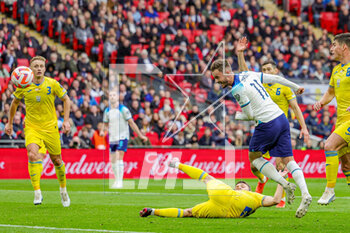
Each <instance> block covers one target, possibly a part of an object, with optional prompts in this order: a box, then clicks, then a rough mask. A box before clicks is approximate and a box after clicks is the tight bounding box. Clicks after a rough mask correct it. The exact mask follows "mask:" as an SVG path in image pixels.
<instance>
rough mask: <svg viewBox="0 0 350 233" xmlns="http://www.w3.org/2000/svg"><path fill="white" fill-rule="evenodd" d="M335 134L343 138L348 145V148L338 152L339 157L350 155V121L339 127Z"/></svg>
mask: <svg viewBox="0 0 350 233" xmlns="http://www.w3.org/2000/svg"><path fill="white" fill-rule="evenodd" d="M333 133H336V134H338V135H339V136H340V137H342V138H343V139H344V140H345V141H346V142H347V143H348V146H347V147H344V148H342V149H341V150H340V151H339V152H338V156H339V157H341V156H343V155H344V154H348V153H350V147H349V143H350V121H346V122H344V123H342V124H341V125H339V126H337V127H336V128H335V130H334V132H333Z"/></svg>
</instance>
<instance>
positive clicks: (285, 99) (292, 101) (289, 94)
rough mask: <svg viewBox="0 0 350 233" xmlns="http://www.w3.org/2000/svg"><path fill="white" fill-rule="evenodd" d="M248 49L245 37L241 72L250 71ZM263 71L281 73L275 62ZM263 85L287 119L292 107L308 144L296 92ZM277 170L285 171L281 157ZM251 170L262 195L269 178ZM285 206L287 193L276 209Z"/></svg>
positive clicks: (240, 51) (239, 50)
mask: <svg viewBox="0 0 350 233" xmlns="http://www.w3.org/2000/svg"><path fill="white" fill-rule="evenodd" d="M246 47H247V39H246V38H245V37H243V38H241V39H240V40H239V41H238V43H237V57H238V64H239V69H240V71H248V70H249V69H248V66H247V64H246V62H245V59H244V54H243V52H244V50H245V49H246ZM261 71H262V73H265V74H274V75H278V73H279V70H278V69H277V66H276V63H275V62H274V61H273V60H267V61H265V62H264V63H263V64H262V66H261ZM263 85H264V87H265V89H266V91H267V92H268V93H269V95H270V97H271V99H272V100H273V102H275V103H276V104H277V105H278V107H279V108H280V109H281V110H282V111H283V112H284V114H285V115H286V117H287V118H288V110H289V107H291V109H292V110H293V112H294V114H295V116H296V118H297V120H298V121H299V124H300V126H301V129H300V135H299V137H300V138H302V137H304V141H305V142H307V141H308V140H309V138H310V134H309V131H308V129H307V126H306V124H305V120H304V117H303V113H302V112H301V110H300V108H299V105H298V102H297V100H296V97H295V94H294V92H293V91H292V90H291V89H290V88H289V87H286V86H283V85H281V84H279V83H275V84H268V83H264V84H263ZM263 157H264V158H270V156H269V153H268V152H267V153H266V154H264V155H263ZM276 168H277V169H278V170H284V169H285V165H284V164H283V163H282V159H281V158H280V157H276ZM251 170H252V173H253V174H254V175H255V176H256V177H258V179H259V182H258V185H257V187H256V190H255V192H258V193H262V192H263V190H264V186H265V184H266V182H267V178H266V177H265V176H264V175H263V174H262V173H261V172H260V171H258V170H257V169H256V168H255V167H254V166H253V165H252V164H251ZM287 179H288V178H287ZM285 204H286V203H285V193H283V197H282V200H281V202H280V203H279V204H278V205H277V206H276V207H279V208H284V207H285Z"/></svg>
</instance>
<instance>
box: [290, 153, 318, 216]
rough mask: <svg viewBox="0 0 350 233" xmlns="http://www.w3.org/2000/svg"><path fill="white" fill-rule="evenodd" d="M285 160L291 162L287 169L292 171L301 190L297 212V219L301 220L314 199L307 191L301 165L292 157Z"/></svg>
mask: <svg viewBox="0 0 350 233" xmlns="http://www.w3.org/2000/svg"><path fill="white" fill-rule="evenodd" d="M284 160H285V161H289V162H288V164H287V169H288V170H289V171H290V173H291V174H292V176H293V179H294V180H295V182H296V183H297V185H298V186H299V188H300V190H301V203H300V205H299V208H298V209H297V212H296V213H295V216H296V217H298V218H301V217H303V216H304V215H305V214H306V212H307V210H308V208H309V206H310V204H311V202H312V197H311V195H310V193H309V190H308V189H307V185H306V182H305V178H304V174H303V171H302V170H301V168H300V167H299V165H298V164H297V163H296V162H295V161H294V159H293V160H292V158H291V157H287V158H284Z"/></svg>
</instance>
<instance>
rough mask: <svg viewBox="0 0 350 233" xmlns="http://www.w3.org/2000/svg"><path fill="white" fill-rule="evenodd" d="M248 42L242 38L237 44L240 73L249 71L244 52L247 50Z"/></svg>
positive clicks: (245, 38)
mask: <svg viewBox="0 0 350 233" xmlns="http://www.w3.org/2000/svg"><path fill="white" fill-rule="evenodd" d="M247 44H248V40H247V37H242V38H241V39H239V41H238V43H237V49H236V51H237V58H238V71H239V72H242V71H249V69H248V66H247V63H246V62H245V59H244V50H246V49H247Z"/></svg>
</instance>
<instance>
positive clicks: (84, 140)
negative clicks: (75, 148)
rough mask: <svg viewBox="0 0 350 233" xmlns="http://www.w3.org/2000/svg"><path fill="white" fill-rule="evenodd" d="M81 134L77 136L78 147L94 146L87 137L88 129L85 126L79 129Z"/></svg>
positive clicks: (87, 147) (88, 147) (89, 147)
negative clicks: (78, 140)
mask: <svg viewBox="0 0 350 233" xmlns="http://www.w3.org/2000/svg"><path fill="white" fill-rule="evenodd" d="M81 132H82V133H81V136H80V137H79V139H80V148H82V149H91V148H93V147H94V145H93V144H92V141H91V139H90V137H89V130H88V128H86V127H83V128H82V129H81Z"/></svg>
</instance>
